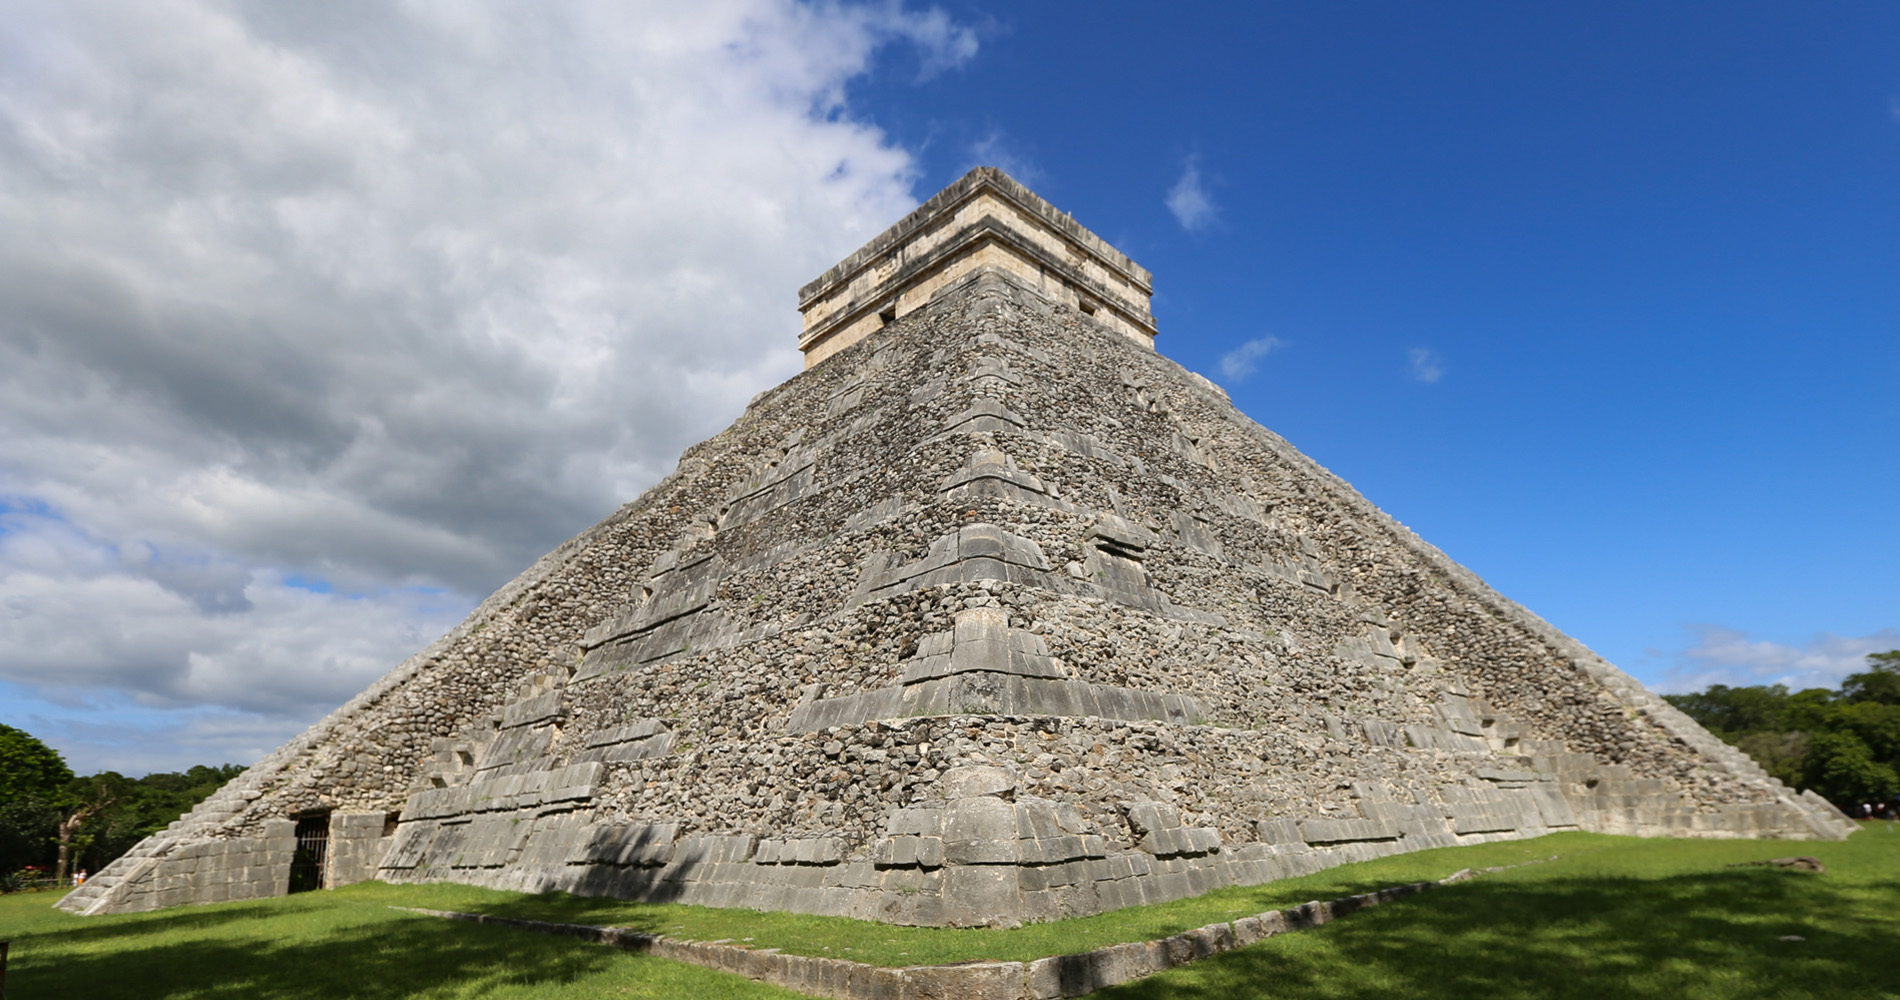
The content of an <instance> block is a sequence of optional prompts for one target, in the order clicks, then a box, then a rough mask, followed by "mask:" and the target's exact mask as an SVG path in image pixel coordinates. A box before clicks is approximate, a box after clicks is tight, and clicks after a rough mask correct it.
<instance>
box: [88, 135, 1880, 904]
mask: <svg viewBox="0 0 1900 1000" xmlns="http://www.w3.org/2000/svg"><path fill="white" fill-rule="evenodd" d="M1151 287H1152V286H1151V280H1150V275H1149V274H1148V272H1147V271H1146V270H1144V269H1142V268H1141V267H1139V266H1137V265H1136V264H1135V263H1134V262H1132V261H1130V260H1129V259H1128V258H1127V257H1125V256H1123V255H1122V254H1121V253H1119V252H1117V251H1116V250H1114V249H1113V248H1112V247H1110V246H1108V245H1107V244H1106V243H1104V242H1103V241H1102V240H1101V239H1099V238H1097V237H1096V236H1095V235H1094V234H1092V233H1090V232H1089V231H1088V230H1086V229H1084V228H1082V227H1081V226H1079V225H1077V224H1076V222H1075V221H1074V220H1073V219H1071V218H1070V217H1069V216H1068V215H1065V214H1063V213H1062V212H1060V211H1057V210H1056V209H1055V208H1053V207H1051V206H1050V205H1049V204H1048V203H1046V202H1044V201H1043V200H1042V199H1041V198H1038V197H1037V196H1036V195H1035V194H1033V193H1031V192H1030V191H1028V190H1027V189H1026V188H1024V187H1023V186H1022V185H1020V184H1018V183H1016V182H1015V181H1013V180H1011V179H1010V178H1009V177H1007V176H1005V175H1004V174H1002V173H1001V172H999V171H997V170H994V169H989V168H979V169H977V170H974V171H972V172H970V173H969V174H968V175H967V176H965V177H963V178H962V179H960V180H958V181H957V182H956V183H954V184H952V185H951V186H950V187H948V188H946V189H945V190H944V191H942V192H941V193H939V194H938V195H936V196H935V197H933V198H931V199H930V200H929V201H927V202H925V203H924V204H923V205H922V206H921V207H919V208H918V209H917V210H916V211H915V212H913V213H911V215H909V216H908V217H906V218H905V219H903V220H902V221H901V222H899V223H898V224H897V225H895V226H894V227H892V228H891V229H890V230H889V231H888V232H886V233H884V234H883V235H881V236H879V237H878V238H876V239H874V240H872V241H871V242H870V243H869V244H867V245H866V246H865V247H864V248H863V249H861V250H859V251H858V252H856V253H854V254H852V255H851V256H850V257H848V258H846V259H845V260H844V261H843V262H841V263H839V264H838V265H837V266H836V267H834V268H832V269H831V270H830V271H828V272H826V273H825V274H824V275H823V276H822V277H820V278H819V279H818V280H816V281H814V282H812V283H811V284H809V285H807V286H806V287H805V288H804V289H802V290H801V291H800V293H799V308H800V311H801V312H802V313H803V315H804V332H803V334H802V336H801V341H800V343H801V346H802V347H803V348H804V350H805V352H806V359H807V370H806V371H804V372H803V373H802V374H800V375H798V376H796V377H794V378H792V379H791V380H789V381H787V382H785V383H784V384H783V385H780V386H778V387H777V388H774V389H772V390H770V391H768V392H765V393H763V394H762V395H760V396H759V397H758V398H757V399H755V400H754V401H753V402H752V404H751V405H750V406H749V407H748V408H747V409H746V411H745V414H744V415H743V416H741V417H740V418H739V419H738V421H737V422H736V423H734V424H733V425H732V426H731V427H730V428H728V429H727V430H725V431H724V432H722V433H720V434H719V435H717V436H715V437H713V438H711V439H710V440H707V441H705V442H703V443H701V444H699V445H696V446H694V447H693V448H691V449H688V450H687V452H686V454H685V455H684V456H683V457H681V459H680V462H679V468H678V470H677V471H675V472H674V473H673V474H672V475H670V476H668V477H667V478H666V479H665V480H664V481H663V482H661V483H660V484H659V485H657V486H655V487H653V488H652V489H650V490H648V491H647V492H646V493H645V494H644V495H642V496H641V497H640V498H639V499H637V500H635V501H633V502H632V503H629V504H627V505H626V506H625V507H622V508H621V509H620V510H618V511H617V512H615V513H614V514H613V515H612V516H611V517H609V518H607V519H606V520H605V521H603V522H601V523H600V524H598V525H596V526H594V527H593V528H590V529H588V530H587V531H586V532H584V533H582V534H581V535H580V536H578V537H576V538H574V539H573V540H572V541H569V542H568V543H566V544H565V545H562V546H561V547H560V548H558V549H556V550H555V551H554V552H552V553H550V554H549V555H547V556H546V557H545V558H543V559H542V560H541V561H540V562H538V563H536V564H535V565H534V566H533V567H531V568H530V569H529V570H528V571H527V572H525V573H523V574H521V576H520V577H518V578H517V579H515V580H514V581H513V582H511V583H509V584H508V585H507V586H506V587H504V588H502V589H501V591H499V592H498V593H496V594H495V595H494V596H492V597H490V598H489V599H488V600H487V601H485V602H483V603H482V605H481V606H480V607H479V608H477V609H476V611H475V612H474V613H473V614H471V615H470V616H469V617H468V620H467V621H465V622H463V623H462V624H461V625H460V626H459V627H457V628H456V629H455V630H454V631H452V632H450V633H449V634H448V635H446V636H444V637H442V638H441V639H440V640H438V641H437V642H435V643H434V644H433V645H431V646H430V647H429V648H428V649H426V650H424V651H423V652H421V653H419V654H417V655H416V656H414V657H413V658H411V659H410V660H409V661H408V662H406V663H403V664H402V665H401V666H399V667H397V668H396V669H395V670H394V671H393V672H391V673H390V674H389V675H388V676H387V677H385V678H383V679H382V680H381V681H380V682H378V683H377V684H376V685H375V686H374V687H372V688H370V689H369V690H368V691H365V692H363V694H361V695H360V696H358V697H357V698H355V699H354V700H352V701H351V702H350V703H349V704H347V705H344V706H343V707H342V708H339V709H338V710H336V711H335V712H333V713H331V714H330V716H329V717H328V718H325V719H324V720H323V721H321V722H319V723H317V724H316V725H315V726H313V727H311V728H310V729H309V731H307V732H305V733H304V734H303V735H301V736H299V737H298V738H297V739H295V740H293V741H292V742H290V743H289V744H287V745H285V746H284V747H282V748H281V749H279V750H277V751H276V752H275V753H273V754H271V755H270V756H269V757H266V758H265V759H264V760H262V761H259V762H258V763H257V765H256V766H254V767H252V768H251V769H250V770H249V771H247V772H245V773H244V774H243V775H242V776H241V777H239V778H238V779H237V780H235V781H233V782H232V783H231V784H230V785H229V786H227V787H226V788H224V789H223V790H221V791H219V792H218V793H217V794H216V795H214V796H213V797H212V798H211V799H209V800H208V801H206V802H205V803H204V804H202V805H201V806H199V807H198V808H197V809H195V810H193V811H192V812H191V813H190V814H188V815H186V816H185V817H184V818H182V819H180V820H179V821H178V822H177V823H174V824H173V825H172V827H171V828H170V829H168V830H166V831H165V832H163V833H160V834H158V835H156V836H154V837H152V838H150V839H148V840H146V841H145V842H144V843H142V844H140V845H139V846H138V847H137V848H136V849H134V850H133V851H132V852H131V853H130V854H129V855H127V856H126V857H124V858H122V859H120V860H119V861H117V862H115V863H114V864H113V865H112V866H111V867H109V868H107V869H106V870H105V871H103V872H101V873H100V874H99V875H97V876H96V877H95V878H94V879H93V880H92V881H90V882H88V883H87V884H86V885H85V887H84V888H82V889H80V890H78V891H76V892H74V893H72V894H71V895H69V896H67V897H66V898H65V900H64V902H62V903H61V904H60V905H61V906H62V907H63V908H65V909H67V910H71V911H74V912H79V913H109V912H123V911H129V910H145V909H151V908H155V907H164V906H173V905H177V904H182V903H197V902H212V901H220V900H234V899H247V898H254V897H262V896H274V895H281V894H283V893H285V892H287V891H290V890H292V889H293V888H317V887H323V886H337V885H343V884H346V883H349V882H354V881H358V880H363V879H369V878H379V879H384V880H387V881H391V882H419V881H437V880H441V881H453V882H465V883H472V884H477V885H484V886H494V887H499V888H505V889H519V890H528V891H539V890H546V889H564V890H568V891H571V892H576V893H588V894H604V895H612V896H620V897H627V898H639V899H654V900H677V901H681V902H687V903H698V904H706V905H712V906H729V907H752V908H758V909H776V910H791V911H798V912H805V913H825V914H841V915H848V916H854V917H862V918H866V919H871V920H882V921H889V922H895V923H906V924H933V925H966V926H967V925H991V926H996V925H1011V924H1015V923H1019V922H1027V921H1037V920H1050V919H1055V918H1059V917H1067V916H1074V915H1082V914H1090V913H1097V912H1101V911H1104V910H1110V909H1114V908H1116V907H1123V906H1130V905H1134V904H1139V903H1149V902H1156V901H1161V900H1168V899H1174V898H1178V897H1183V896H1188V895H1192V894H1197V893H1201V892H1205V891H1207V890H1210V889H1213V888H1216V887H1219V886H1224V885H1231V884H1241V883H1259V882H1265V881H1269V880H1272V879H1277V878H1282V877H1285V876H1288V875H1293V874H1297V873H1303V872H1308V871H1312V870H1315V869H1318V868H1322V867H1324V866H1327V865H1333V864H1338V863H1341V862H1345V861H1354V860H1361V859H1365V858H1371V857H1376V856H1380V855H1385V854H1393V853H1397V852H1402V851H1411V850H1417V849H1420V848H1428V847H1439V846H1444V845H1450V844H1469V843H1475V842H1479V841H1487V840H1495V839H1499V838H1511V837H1532V836H1537V835H1540V834H1543V833H1546V832H1549V831H1553V830H1569V829H1583V830H1597V831H1606V832H1613V833H1629V834H1643V835H1657V836H1697V837H1784V838H1797V839H1799V838H1838V837H1842V836H1844V835H1845V834H1846V832H1847V831H1848V829H1849V828H1850V827H1849V824H1848V822H1847V821H1846V820H1845V818H1844V817H1842V816H1841V815H1840V814H1839V813H1838V812H1836V811H1835V810H1834V809H1833V808H1832V807H1830V806H1829V805H1828V804H1827V803H1826V802H1824V801H1822V800H1821V799H1819V798H1818V797H1816V796H1815V795H1813V794H1812V793H1811V792H1810V793H1803V794H1801V795H1796V794H1794V793H1793V792H1791V791H1790V790H1789V789H1787V788H1786V787H1784V786H1782V785H1781V784H1779V783H1778V782H1776V781H1775V780H1774V779H1772V778H1770V777H1769V776H1768V775H1767V774H1766V773H1764V772H1763V771H1762V770H1761V769H1760V768H1758V767H1756V766H1755V765H1754V764H1753V763H1752V762H1751V761H1750V760H1749V759H1748V758H1747V757H1746V756H1744V755H1742V754H1741V753H1739V752H1737V751H1735V750H1733V749H1731V748H1730V747H1728V746H1726V745H1725V744H1723V743H1721V742H1720V741H1718V740H1717V739H1715V738H1714V737H1712V736H1710V735H1709V734H1708V733H1707V732H1705V731H1704V730H1702V729H1701V728H1699V727H1698V726H1697V725H1696V724H1695V723H1693V722H1691V721H1690V720H1689V719H1688V718H1687V717H1685V716H1684V715H1682V714H1681V713H1679V712H1677V711H1676V710H1674V709H1673V708H1671V707H1670V706H1669V705H1667V704H1666V703H1664V702H1663V701H1662V700H1661V699H1659V698H1657V697H1655V696H1654V695H1652V694H1650V693H1649V692H1648V691H1647V690H1645V689H1644V688H1643V687H1642V685H1640V684H1638V683H1637V682H1636V681H1634V680H1632V679H1631V678H1629V677H1628V676H1627V675H1625V674H1623V673H1622V672H1620V671H1618V670H1617V669H1616V668H1615V667H1613V666H1611V665H1610V664H1608V663H1606V662H1604V661H1603V660H1602V659H1600V658H1599V657H1597V656H1596V655H1594V654H1592V653H1591V652H1590V651H1589V650H1587V649H1585V648H1584V647H1583V646H1581V645H1580V644H1578V643H1577V642H1575V641H1574V640H1572V639H1570V638H1568V637H1566V636H1564V635H1563V634H1562V633H1560V632H1558V631H1557V630H1556V629H1554V628H1552V627H1551V626H1550V625H1548V624H1546V623H1545V622H1544V621H1543V620H1541V619H1539V618H1538V617H1537V616H1536V615H1533V614H1531V613H1530V612H1529V611H1526V610H1525V609H1524V608H1521V607H1519V606H1518V605H1516V604H1514V603H1512V602H1511V601H1509V600H1507V599H1506V598H1504V597H1503V596H1501V595H1499V594H1497V593H1495V592H1493V591H1492V590H1491V589H1490V588H1489V587H1487V586H1486V585H1485V584H1484V582H1483V581H1481V580H1479V579H1478V578H1477V577H1476V576H1474V575H1472V574H1471V573H1470V572H1468V571H1466V570H1465V569H1463V568H1462V567H1460V566H1459V565H1457V564H1456V563H1454V562H1452V561H1451V560H1450V559H1449V558H1447V557H1446V556H1445V555H1444V554H1443V553H1440V552H1439V551H1438V550H1436V549H1434V548H1432V547H1431V546H1430V545H1427V544H1426V543H1425V542H1423V541H1421V540H1420V539H1419V538H1418V537H1417V536H1415V535H1413V534H1412V533H1411V532H1410V531H1408V530H1406V529H1405V528H1404V527H1402V526H1400V525H1399V524H1398V523H1396V522H1395V521H1393V520H1392V518H1390V517H1388V516H1386V515H1385V514H1384V513H1381V512H1380V511H1379V510H1378V509H1377V508H1375V507H1373V506H1372V504H1370V503H1368V502H1367V501H1366V500H1365V498H1363V497H1361V496H1360V495H1359V494H1358V493H1356V492H1354V491H1353V489H1352V488H1351V487H1350V486H1348V485H1347V484H1346V483H1344V482H1342V481H1341V480H1340V479H1338V478H1337V477H1335V476H1333V475H1332V474H1330V473H1328V472H1327V471H1326V470H1325V469H1323V468H1321V467H1320V466H1319V465H1317V464H1315V463H1314V462H1313V461H1312V460H1311V459H1309V458H1307V457H1306V456H1304V455H1302V454H1300V453H1299V452H1298V451H1296V450H1294V448H1293V447H1292V446H1291V445H1289V444H1288V443H1287V442H1285V441H1283V440H1281V439H1280V438H1279V437H1277V436H1275V435H1274V434H1273V433H1272V432H1270V431H1268V430H1266V429H1264V428H1262V427H1260V426H1259V425H1258V424H1255V423H1254V422H1253V421H1252V420H1249V419H1248V418H1247V417H1245V416H1244V415H1242V414H1241V413H1240V412H1239V411H1238V410H1236V409H1235V408H1234V407H1233V405H1232V404H1231V403H1229V402H1228V400H1227V397H1226V396H1225V395H1224V394H1223V393H1222V392H1221V390H1220V389H1219V388H1217V387H1216V386H1214V385H1213V384H1212V383H1210V382H1208V381H1207V380H1205V379H1203V378H1201V377H1200V376H1198V375H1195V374H1193V373H1192V372H1189V371H1187V370H1185V369H1183V368H1182V367H1180V366H1179V365H1177V364H1174V363H1173V362H1171V361H1169V360H1168V359H1166V358H1164V357H1162V356H1160V355H1159V354H1157V353H1155V350H1154V339H1155V334H1156V328H1155V321H1154V318H1153V316H1152V315H1151V314H1150V312H1149V306H1148V302H1149V295H1150V289H1151Z"/></svg>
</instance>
